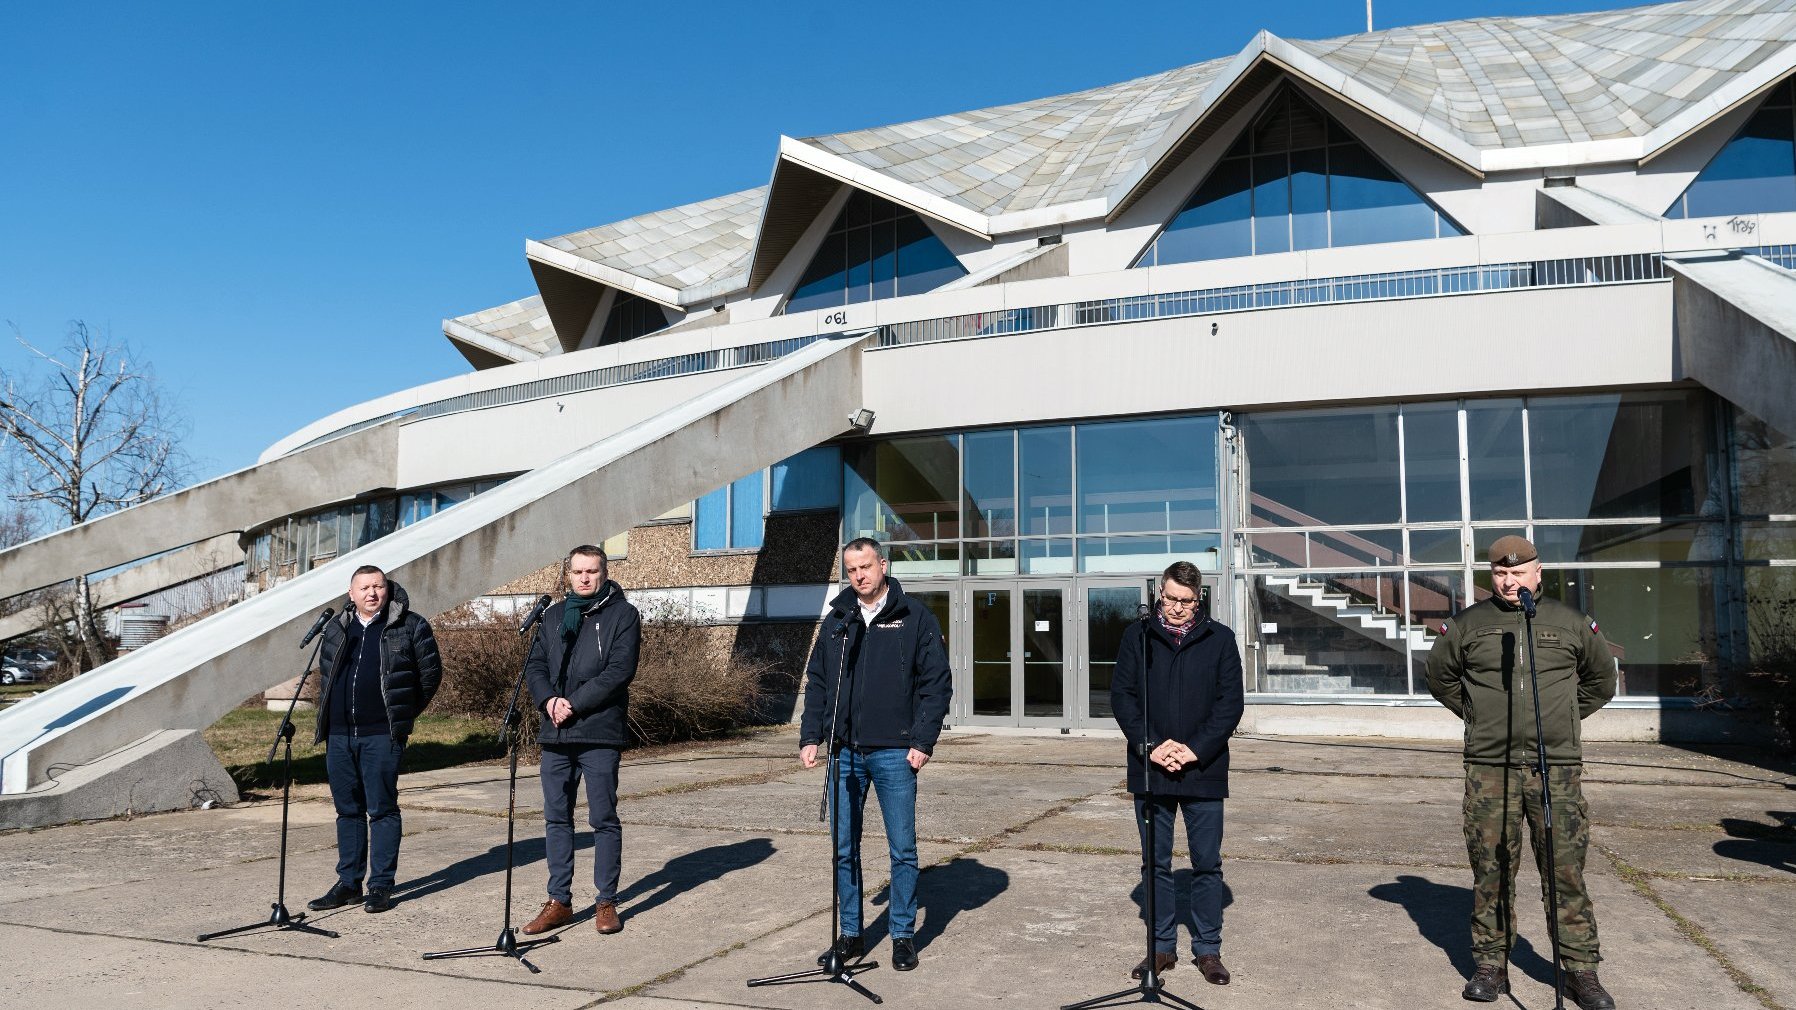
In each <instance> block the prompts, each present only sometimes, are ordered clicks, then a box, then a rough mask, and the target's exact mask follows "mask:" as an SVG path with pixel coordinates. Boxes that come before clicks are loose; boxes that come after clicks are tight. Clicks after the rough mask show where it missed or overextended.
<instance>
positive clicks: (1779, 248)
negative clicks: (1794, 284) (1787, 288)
mask: <svg viewBox="0 0 1796 1010" xmlns="http://www.w3.org/2000/svg"><path fill="white" fill-rule="evenodd" d="M1747 252H1749V253H1751V254H1752V255H1754V256H1757V257H1759V258H1760V259H1763V260H1765V261H1767V262H1769V263H1775V264H1776V265H1778V266H1780V267H1783V268H1784V269H1785V270H1796V245H1762V246H1759V247H1758V248H1757V249H1749V250H1747Z"/></svg>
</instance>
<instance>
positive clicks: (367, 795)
mask: <svg viewBox="0 0 1796 1010" xmlns="http://www.w3.org/2000/svg"><path fill="white" fill-rule="evenodd" d="M404 751H405V745H404V744H402V743H400V742H398V741H397V740H394V739H393V738H392V737H391V736H388V735H387V734H385V733H377V734H375V735H373V736H350V735H348V734H346V733H332V734H331V735H330V739H329V742H328V743H327V744H326V745H325V748H324V770H325V773H326V774H327V775H328V776H329V777H330V783H331V802H333V803H334V804H336V807H337V882H338V883H340V884H342V885H344V886H345V887H355V888H359V887H361V886H362V876H363V874H364V873H365V874H366V875H367V877H368V887H369V888H370V889H380V890H391V889H392V887H393V879H394V875H395V874H396V873H398V871H399V836H400V834H401V832H402V829H403V825H402V824H401V823H400V819H399V756H400V755H401V754H402V753H403V752H404ZM371 848H372V850H373V851H372V853H370V851H369V850H370V849H371Z"/></svg>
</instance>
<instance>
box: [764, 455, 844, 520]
mask: <svg viewBox="0 0 1796 1010" xmlns="http://www.w3.org/2000/svg"><path fill="white" fill-rule="evenodd" d="M768 483H769V484H771V485H772V499H773V500H772V502H771V503H770V506H769V508H768V510H767V511H769V512H792V511H798V510H802V509H833V508H835V507H836V506H838V505H840V504H842V451H841V450H840V449H838V448H836V447H835V446H833V445H821V446H818V447H817V448H815V449H806V450H805V451H803V452H801V453H799V454H798V455H796V456H792V457H789V458H787V459H784V460H781V461H780V462H778V463H775V464H773V466H772V467H771V468H769V470H768Z"/></svg>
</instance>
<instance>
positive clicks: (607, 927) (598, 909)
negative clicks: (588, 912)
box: [592, 901, 624, 934]
mask: <svg viewBox="0 0 1796 1010" xmlns="http://www.w3.org/2000/svg"><path fill="white" fill-rule="evenodd" d="M592 924H593V928H595V929H597V930H598V931H599V932H601V933H605V934H611V933H621V932H623V928H624V920H622V919H620V918H618V917H617V902H615V901H601V902H599V903H598V904H597V905H594V906H593V908H592Z"/></svg>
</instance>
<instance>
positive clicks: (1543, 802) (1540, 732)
mask: <svg viewBox="0 0 1796 1010" xmlns="http://www.w3.org/2000/svg"><path fill="white" fill-rule="evenodd" d="M1521 602H1522V623H1523V624H1524V625H1525V626H1526V628H1527V635H1528V689H1529V692H1530V693H1531V694H1533V695H1534V759H1535V766H1534V773H1535V774H1536V775H1539V776H1540V809H1541V818H1542V819H1541V824H1542V826H1543V828H1544V829H1545V831H1544V833H1545V834H1546V836H1547V908H1548V909H1549V913H1548V915H1547V932H1548V933H1549V934H1550V935H1551V936H1552V938H1553V1010H1565V968H1564V966H1563V965H1562V964H1561V963H1560V961H1559V886H1558V877H1559V862H1558V860H1557V859H1556V858H1555V856H1556V854H1555V852H1554V851H1553V849H1554V846H1553V784H1552V781H1551V780H1550V779H1549V778H1548V777H1547V739H1546V733H1545V731H1544V727H1543V725H1542V722H1541V718H1540V671H1539V669H1537V668H1536V667H1535V665H1534V594H1533V593H1531V592H1529V591H1528V590H1526V589H1524V590H1522V597H1521Z"/></svg>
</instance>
